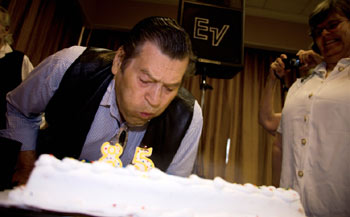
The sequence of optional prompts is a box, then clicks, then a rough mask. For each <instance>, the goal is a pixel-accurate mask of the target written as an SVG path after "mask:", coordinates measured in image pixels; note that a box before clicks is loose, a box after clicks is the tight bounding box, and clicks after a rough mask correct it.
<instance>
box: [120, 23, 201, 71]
mask: <svg viewBox="0 0 350 217" xmlns="http://www.w3.org/2000/svg"><path fill="white" fill-rule="evenodd" d="M147 41H149V42H152V43H154V44H156V45H157V46H158V47H159V48H160V50H161V51H162V53H164V54H166V55H167V56H169V57H170V58H172V59H179V60H182V59H184V58H187V57H189V64H188V67H187V70H186V74H193V73H194V70H195V57H194V55H193V52H192V45H191V40H190V38H189V36H188V34H187V33H186V31H185V30H184V29H183V28H182V27H181V26H180V25H179V24H178V23H177V22H176V21H175V20H174V19H171V18H168V17H149V18H146V19H144V20H141V21H140V22H139V23H137V24H136V25H135V26H134V28H133V29H132V30H131V31H130V32H129V35H128V37H127V38H126V39H125V40H124V42H123V44H122V46H123V48H124V52H125V56H124V60H123V63H122V70H124V69H125V67H126V65H127V64H128V62H129V61H130V59H132V58H134V57H136V56H137V55H138V54H139V53H140V49H141V47H142V45H143V44H144V43H145V42H147Z"/></svg>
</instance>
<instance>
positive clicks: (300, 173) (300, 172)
mask: <svg viewBox="0 0 350 217" xmlns="http://www.w3.org/2000/svg"><path fill="white" fill-rule="evenodd" d="M298 176H299V177H300V178H301V177H303V176H304V172H303V171H301V170H299V171H298Z"/></svg>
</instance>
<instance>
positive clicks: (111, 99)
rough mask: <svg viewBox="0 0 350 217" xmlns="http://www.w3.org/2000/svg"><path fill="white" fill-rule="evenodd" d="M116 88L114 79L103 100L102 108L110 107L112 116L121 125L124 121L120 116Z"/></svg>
mask: <svg viewBox="0 0 350 217" xmlns="http://www.w3.org/2000/svg"><path fill="white" fill-rule="evenodd" d="M114 87H115V81H114V79H112V80H111V82H110V83H109V85H108V87H107V91H106V93H105V95H104V96H103V98H102V100H101V103H100V106H104V107H108V108H109V111H110V114H111V116H113V117H114V118H115V119H116V120H117V121H118V122H119V124H121V123H122V119H121V116H120V114H119V109H118V106H117V102H116V95H115V88H114Z"/></svg>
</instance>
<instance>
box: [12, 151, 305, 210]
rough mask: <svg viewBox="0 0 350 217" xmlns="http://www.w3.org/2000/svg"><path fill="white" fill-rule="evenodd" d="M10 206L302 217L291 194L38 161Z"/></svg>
mask: <svg viewBox="0 0 350 217" xmlns="http://www.w3.org/2000/svg"><path fill="white" fill-rule="evenodd" d="M9 197H10V198H11V199H12V200H15V201H17V202H19V203H22V204H25V205H27V206H33V207H36V208H40V209H45V210H50V211H58V212H65V213H67V212H72V213H82V214H88V215H96V216H135V217H136V216H139V217H144V216H152V217H154V216H159V217H160V216H164V217H165V216H169V217H170V216H171V217H175V216H179V217H180V216H181V217H187V216H189V217H205V216H208V217H209V216H211V217H212V216H215V217H226V216H227V217H235V216H237V217H238V216H239V217H248V216H249V217H250V216H252V217H253V216H254V217H281V216H283V217H299V216H300V217H302V216H303V217H305V213H304V210H303V207H302V205H301V202H300V198H299V194H298V193H297V192H295V191H293V190H286V189H282V188H275V187H272V186H260V187H257V186H254V185H252V184H245V185H241V184H233V183H229V182H226V181H225V180H223V179H221V178H215V179H214V180H209V179H203V178H200V177H198V176H196V175H191V176H190V177H189V178H183V177H178V176H172V175H167V174H165V173H163V172H162V171H160V170H158V169H156V168H154V169H152V170H151V171H148V172H142V171H138V170H136V169H135V167H133V166H128V167H126V168H115V167H113V166H111V165H110V164H107V163H104V162H93V163H84V162H81V161H78V160H75V159H72V158H65V159H63V160H62V161H61V160H58V159H56V158H55V157H54V156H52V155H41V156H40V158H39V159H38V161H37V162H36V163H35V168H34V170H33V172H32V174H31V176H30V178H29V181H28V183H27V185H25V186H21V187H18V188H16V189H14V190H12V191H11V192H10V194H9Z"/></svg>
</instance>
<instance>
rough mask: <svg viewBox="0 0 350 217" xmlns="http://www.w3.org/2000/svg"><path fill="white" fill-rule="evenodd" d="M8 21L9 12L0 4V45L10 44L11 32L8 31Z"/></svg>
mask: <svg viewBox="0 0 350 217" xmlns="http://www.w3.org/2000/svg"><path fill="white" fill-rule="evenodd" d="M10 22H11V19H10V14H9V13H8V11H7V10H6V9H5V8H3V7H1V6H0V25H1V29H0V31H1V32H0V34H1V37H0V45H1V44H5V43H7V44H9V45H11V44H12V43H13V38H12V34H11V33H10V31H9V29H10Z"/></svg>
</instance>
